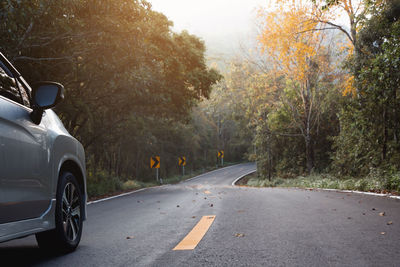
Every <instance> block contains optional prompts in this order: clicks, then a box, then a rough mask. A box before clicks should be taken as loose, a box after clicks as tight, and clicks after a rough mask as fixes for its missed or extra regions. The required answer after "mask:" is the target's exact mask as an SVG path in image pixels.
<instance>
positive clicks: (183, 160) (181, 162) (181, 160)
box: [178, 156, 186, 176]
mask: <svg viewBox="0 0 400 267" xmlns="http://www.w3.org/2000/svg"><path fill="white" fill-rule="evenodd" d="M178 164H179V166H182V176H185V165H186V157H185V156H183V157H179V158H178Z"/></svg>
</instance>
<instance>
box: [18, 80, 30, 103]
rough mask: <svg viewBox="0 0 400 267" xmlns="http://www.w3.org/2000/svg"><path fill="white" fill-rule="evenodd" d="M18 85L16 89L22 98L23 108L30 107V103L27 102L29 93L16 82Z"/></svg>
mask: <svg viewBox="0 0 400 267" xmlns="http://www.w3.org/2000/svg"><path fill="white" fill-rule="evenodd" d="M20 78H21V77H20ZM17 83H18V88H19V89H20V91H21V96H22V102H23V104H24V105H25V106H27V107H30V101H29V96H30V92H29V91H28V90H27V89H26V87H25V86H22V84H21V83H20V82H19V81H18V80H17Z"/></svg>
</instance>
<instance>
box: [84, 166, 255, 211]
mask: <svg viewBox="0 0 400 267" xmlns="http://www.w3.org/2000/svg"><path fill="white" fill-rule="evenodd" d="M240 164H243V163H239V164H235V165H231V166H227V167H223V168H219V169H216V170H212V171H209V172H205V173H202V174H199V175H197V176H195V177H192V178H189V179H187V180H184V181H180V182H179V183H178V184H180V183H184V182H188V181H191V180H194V179H198V178H201V177H202V176H204V175H206V174H210V173H213V172H216V171H221V170H225V169H228V168H231V167H234V166H237V165H240ZM246 175H248V174H245V175H244V176H246ZM244 176H241V177H239V178H240V179H241V178H243V177H244ZM238 180H239V179H238ZM168 185H170V184H164V185H157V186H151V187H144V188H140V189H137V190H134V191H130V192H126V193H121V194H118V195H115V196H111V197H106V198H100V199H97V200H93V201H89V202H87V203H86V204H87V205H91V204H96V203H99V202H103V201H107V200H111V199H114V198H119V197H123V196H129V195H131V194H135V193H139V192H141V191H144V190H147V189H152V188H159V187H163V186H168Z"/></svg>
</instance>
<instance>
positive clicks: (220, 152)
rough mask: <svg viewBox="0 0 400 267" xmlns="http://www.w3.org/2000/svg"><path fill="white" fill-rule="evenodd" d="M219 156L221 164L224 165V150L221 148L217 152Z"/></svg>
mask: <svg viewBox="0 0 400 267" xmlns="http://www.w3.org/2000/svg"><path fill="white" fill-rule="evenodd" d="M217 156H218V158H220V159H221V165H222V166H224V151H223V150H219V151H218V153H217Z"/></svg>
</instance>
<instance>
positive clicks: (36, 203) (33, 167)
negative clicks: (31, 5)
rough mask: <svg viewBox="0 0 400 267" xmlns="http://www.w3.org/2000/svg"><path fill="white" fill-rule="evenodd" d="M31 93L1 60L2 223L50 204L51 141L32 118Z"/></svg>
mask: <svg viewBox="0 0 400 267" xmlns="http://www.w3.org/2000/svg"><path fill="white" fill-rule="evenodd" d="M29 93H30V92H29V91H28V90H27V89H26V88H24V87H23V86H22V85H21V84H20V83H19V82H18V80H17V79H15V78H14V77H13V75H12V73H11V72H10V70H9V69H8V68H7V65H6V64H4V63H2V62H1V61H0V224H2V223H8V222H15V221H20V220H26V219H31V218H36V217H39V216H40V215H41V214H43V213H44V212H45V211H46V210H47V208H48V207H49V205H50V198H51V191H50V188H51V185H52V184H51V168H50V167H51V166H49V162H50V147H49V146H50V144H48V142H47V138H46V137H47V132H46V129H45V127H44V126H42V125H36V124H34V123H32V121H31V119H30V112H31V111H32V110H31V109H30V107H29V98H28V94H29Z"/></svg>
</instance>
